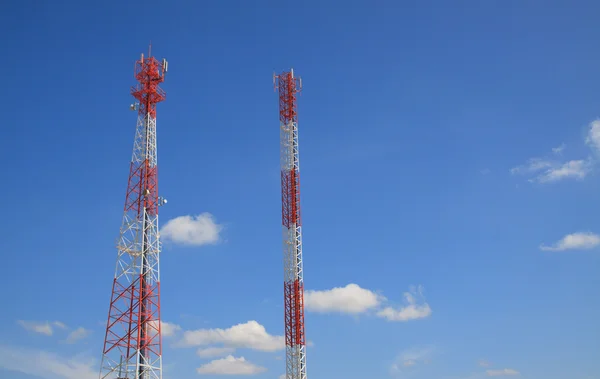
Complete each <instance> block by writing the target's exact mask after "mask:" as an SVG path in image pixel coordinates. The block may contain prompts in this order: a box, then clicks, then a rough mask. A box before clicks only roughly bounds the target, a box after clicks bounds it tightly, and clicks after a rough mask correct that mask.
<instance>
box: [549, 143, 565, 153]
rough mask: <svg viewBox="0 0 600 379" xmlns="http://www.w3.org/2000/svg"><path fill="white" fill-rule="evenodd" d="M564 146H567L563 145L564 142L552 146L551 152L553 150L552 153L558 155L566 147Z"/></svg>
mask: <svg viewBox="0 0 600 379" xmlns="http://www.w3.org/2000/svg"><path fill="white" fill-rule="evenodd" d="M566 147H567V145H565V144H564V143H563V144H561V145H560V146H557V147H553V148H552V152H553V153H554V154H558V155H560V154H562V152H563V151H564V150H565V148H566Z"/></svg>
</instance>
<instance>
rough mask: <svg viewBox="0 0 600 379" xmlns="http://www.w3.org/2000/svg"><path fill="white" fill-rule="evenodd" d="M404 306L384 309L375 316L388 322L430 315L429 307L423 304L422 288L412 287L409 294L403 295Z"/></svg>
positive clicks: (425, 303)
mask: <svg viewBox="0 0 600 379" xmlns="http://www.w3.org/2000/svg"><path fill="white" fill-rule="evenodd" d="M404 301H405V305H403V306H400V307H391V306H388V307H385V308H383V309H382V310H380V311H379V312H377V316H379V317H383V318H385V319H387V320H388V321H410V320H417V319H420V318H425V317H429V316H430V315H431V307H430V306H429V304H428V303H427V302H425V297H424V296H423V287H422V286H418V287H412V288H411V290H410V291H409V292H405V293H404Z"/></svg>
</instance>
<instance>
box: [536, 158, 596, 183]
mask: <svg viewBox="0 0 600 379" xmlns="http://www.w3.org/2000/svg"><path fill="white" fill-rule="evenodd" d="M591 166H592V164H591V162H590V161H587V160H576V161H575V160H573V161H568V162H565V163H562V164H560V165H556V166H553V167H551V168H549V169H547V170H546V171H545V172H544V173H542V174H540V175H539V176H538V177H537V178H536V179H534V180H537V181H538V182H540V183H550V182H557V181H559V180H562V179H578V180H581V179H583V178H585V177H586V176H587V174H589V173H590V171H591V168H592V167H591Z"/></svg>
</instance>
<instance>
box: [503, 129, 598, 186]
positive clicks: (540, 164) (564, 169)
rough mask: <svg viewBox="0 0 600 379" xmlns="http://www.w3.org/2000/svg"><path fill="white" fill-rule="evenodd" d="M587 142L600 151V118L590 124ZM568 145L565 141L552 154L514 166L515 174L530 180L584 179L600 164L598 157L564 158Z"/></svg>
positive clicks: (538, 181)
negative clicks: (563, 154) (527, 177)
mask: <svg viewBox="0 0 600 379" xmlns="http://www.w3.org/2000/svg"><path fill="white" fill-rule="evenodd" d="M585 143H586V144H587V145H588V146H589V147H590V148H591V149H592V151H594V152H595V153H596V155H597V154H598V153H600V120H595V121H592V122H591V123H590V124H589V125H588V132H587V136H586V138H585ZM565 148H566V145H565V144H564V143H563V144H561V145H560V146H558V147H554V148H552V155H551V156H545V157H537V158H530V159H529V160H528V161H527V162H526V163H525V164H522V165H519V166H516V167H513V168H511V169H510V173H511V174H513V175H525V176H529V179H528V180H529V181H530V182H537V183H553V182H558V181H561V180H566V179H574V180H583V179H584V178H585V177H586V176H588V174H589V173H590V172H592V170H593V168H594V167H595V166H596V165H597V164H598V159H597V158H595V157H593V156H589V157H587V158H583V159H572V160H563V159H562V153H563V152H564V150H565Z"/></svg>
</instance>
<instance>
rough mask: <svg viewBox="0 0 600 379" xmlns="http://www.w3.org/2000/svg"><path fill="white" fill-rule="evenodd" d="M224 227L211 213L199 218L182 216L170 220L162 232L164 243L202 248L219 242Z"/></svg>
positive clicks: (203, 214) (201, 215) (202, 214)
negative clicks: (170, 242)
mask: <svg viewBox="0 0 600 379" xmlns="http://www.w3.org/2000/svg"><path fill="white" fill-rule="evenodd" d="M221 230H223V226H222V225H219V224H217V223H216V222H215V219H214V217H213V215H211V214H210V213H201V214H199V215H198V216H180V217H176V218H174V219H172V220H169V221H168V222H167V223H166V224H165V225H164V226H163V227H162V229H161V230H160V236H161V238H162V239H163V240H164V241H172V242H174V243H178V244H182V245H193V246H202V245H207V244H215V243H217V242H219V238H220V237H219V233H220V232H221Z"/></svg>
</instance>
